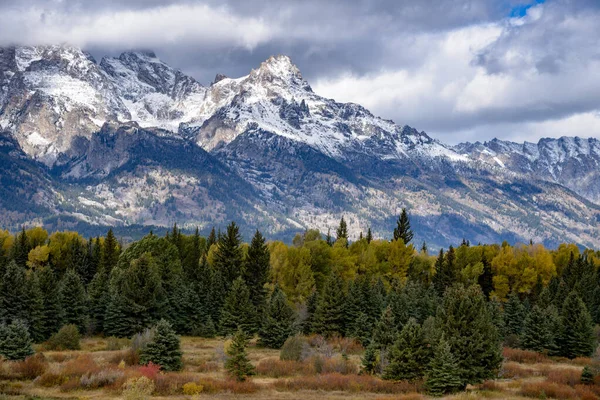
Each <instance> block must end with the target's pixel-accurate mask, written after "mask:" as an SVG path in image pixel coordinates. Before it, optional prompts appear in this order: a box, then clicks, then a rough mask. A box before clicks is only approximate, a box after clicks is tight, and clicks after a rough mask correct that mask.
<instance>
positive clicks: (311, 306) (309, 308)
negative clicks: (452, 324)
mask: <svg viewBox="0 0 600 400" xmlns="http://www.w3.org/2000/svg"><path fill="white" fill-rule="evenodd" d="M318 304H319V294H318V292H317V291H316V290H315V291H313V292H312V293H311V294H310V296H308V299H306V319H305V320H304V321H303V322H302V333H304V334H305V335H308V334H310V333H311V332H313V331H314V328H313V325H314V320H315V313H316V312H317V306H318Z"/></svg>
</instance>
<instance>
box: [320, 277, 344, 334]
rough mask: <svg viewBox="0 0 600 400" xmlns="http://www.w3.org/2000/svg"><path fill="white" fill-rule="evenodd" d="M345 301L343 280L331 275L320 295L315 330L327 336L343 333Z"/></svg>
mask: <svg viewBox="0 0 600 400" xmlns="http://www.w3.org/2000/svg"><path fill="white" fill-rule="evenodd" d="M345 302H346V298H345V295H344V284H343V280H342V279H341V278H340V277H338V276H336V275H331V276H330V277H329V279H327V282H326V283H325V287H324V288H323V293H321V296H320V297H319V302H318V304H317V310H316V311H315V316H314V320H313V330H314V331H315V332H316V333H320V334H322V335H325V336H331V335H333V334H336V333H337V334H339V333H342V332H343V329H344V307H345Z"/></svg>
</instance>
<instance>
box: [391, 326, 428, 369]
mask: <svg viewBox="0 0 600 400" xmlns="http://www.w3.org/2000/svg"><path fill="white" fill-rule="evenodd" d="M431 356H432V354H431V348H430V345H429V343H427V340H426V338H425V334H424V332H423V330H422V329H421V326H420V325H419V324H418V323H417V321H416V320H415V319H414V318H411V319H410V320H408V322H407V323H406V325H404V328H403V329H402V331H401V332H400V335H399V336H398V339H396V341H395V343H394V345H393V346H392V348H391V350H390V355H389V364H388V366H387V367H386V368H385V371H384V372H383V378H384V379H390V380H408V381H414V380H418V379H421V378H422V377H423V376H424V375H425V369H426V366H427V364H428V363H429V361H430V360H431Z"/></svg>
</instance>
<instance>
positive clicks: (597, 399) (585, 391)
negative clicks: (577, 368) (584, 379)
mask: <svg viewBox="0 0 600 400" xmlns="http://www.w3.org/2000/svg"><path fill="white" fill-rule="evenodd" d="M575 391H576V392H577V396H579V398H580V399H581V400H600V396H598V394H596V393H594V391H593V390H592V389H591V388H589V387H588V386H585V385H577V386H575Z"/></svg>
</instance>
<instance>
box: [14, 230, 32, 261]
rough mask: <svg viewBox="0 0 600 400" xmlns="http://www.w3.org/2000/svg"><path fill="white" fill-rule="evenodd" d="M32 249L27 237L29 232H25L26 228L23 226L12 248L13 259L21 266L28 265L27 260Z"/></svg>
mask: <svg viewBox="0 0 600 400" xmlns="http://www.w3.org/2000/svg"><path fill="white" fill-rule="evenodd" d="M30 250H31V245H30V243H29V240H28V239H27V232H25V228H24V227H22V228H21V232H19V233H18V234H17V235H16V237H15V241H14V244H13V248H12V259H13V260H14V262H15V263H16V264H17V265H18V266H19V267H21V268H26V267H27V260H28V256H29V251H30Z"/></svg>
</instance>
